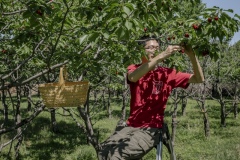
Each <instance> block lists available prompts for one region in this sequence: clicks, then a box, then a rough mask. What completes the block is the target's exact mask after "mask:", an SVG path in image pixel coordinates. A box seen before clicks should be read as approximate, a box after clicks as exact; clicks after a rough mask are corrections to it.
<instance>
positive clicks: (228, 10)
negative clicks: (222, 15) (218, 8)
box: [224, 9, 234, 13]
mask: <svg viewBox="0 0 240 160" xmlns="http://www.w3.org/2000/svg"><path fill="white" fill-rule="evenodd" d="M224 11H227V12H230V13H233V12H234V11H233V9H227V10H224Z"/></svg>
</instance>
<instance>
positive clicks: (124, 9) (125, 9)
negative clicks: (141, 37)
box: [123, 6, 131, 15]
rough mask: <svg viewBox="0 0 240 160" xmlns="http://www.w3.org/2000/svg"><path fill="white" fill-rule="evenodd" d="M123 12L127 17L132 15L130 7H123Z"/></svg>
mask: <svg viewBox="0 0 240 160" xmlns="http://www.w3.org/2000/svg"><path fill="white" fill-rule="evenodd" d="M123 11H124V12H125V13H126V14H127V15H130V13H131V10H130V9H129V8H128V7H126V6H123Z"/></svg>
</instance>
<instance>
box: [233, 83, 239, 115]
mask: <svg viewBox="0 0 240 160" xmlns="http://www.w3.org/2000/svg"><path fill="white" fill-rule="evenodd" d="M235 86H238V84H237V81H235ZM237 94H238V87H235V88H234V96H233V114H234V118H235V119H237V116H238V107H237V104H238V95H237Z"/></svg>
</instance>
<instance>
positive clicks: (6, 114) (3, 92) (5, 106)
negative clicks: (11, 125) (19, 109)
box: [1, 90, 8, 128]
mask: <svg viewBox="0 0 240 160" xmlns="http://www.w3.org/2000/svg"><path fill="white" fill-rule="evenodd" d="M2 105H3V116H4V117H3V118H4V121H3V124H2V125H1V128H2V127H3V126H4V125H5V124H6V123H7V122H8V105H7V104H6V95H5V91H4V90H3V91H2Z"/></svg>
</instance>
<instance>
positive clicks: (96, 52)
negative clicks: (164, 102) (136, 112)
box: [0, 0, 240, 159]
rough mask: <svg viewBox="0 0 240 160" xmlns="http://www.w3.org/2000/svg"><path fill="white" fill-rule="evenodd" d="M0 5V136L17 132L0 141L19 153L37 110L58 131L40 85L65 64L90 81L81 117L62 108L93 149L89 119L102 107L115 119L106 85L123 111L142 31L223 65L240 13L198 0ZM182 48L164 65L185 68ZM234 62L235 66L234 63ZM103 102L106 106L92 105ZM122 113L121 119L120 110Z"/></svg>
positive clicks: (51, 0)
mask: <svg viewBox="0 0 240 160" xmlns="http://www.w3.org/2000/svg"><path fill="white" fill-rule="evenodd" d="M0 4H1V5H0V17H1V18H0V31H1V34H0V42H1V43H0V61H1V64H0V80H1V85H0V90H1V101H2V103H1V104H2V105H1V106H0V115H1V118H2V119H3V120H1V121H0V122H1V128H0V135H1V136H2V135H14V136H13V137H14V138H9V141H4V142H2V141H1V144H0V152H1V151H2V150H3V149H4V147H6V146H10V145H11V143H12V142H14V141H15V142H16V141H17V142H16V143H14V147H13V148H11V147H10V149H9V151H10V150H14V151H13V152H14V156H15V157H14V158H16V159H18V158H19V156H20V147H21V145H22V143H23V134H24V131H25V129H26V130H27V126H28V125H29V124H31V123H34V119H36V118H37V117H38V116H39V115H40V113H42V112H43V111H48V112H49V113H50V114H51V116H50V117H51V118H50V119H51V124H52V125H51V126H52V131H53V132H56V131H57V128H54V124H56V118H55V115H56V114H55V110H54V109H46V107H45V106H44V104H43V103H41V98H40V96H39V92H38V89H37V86H38V85H39V84H42V83H51V82H56V81H58V76H59V68H60V67H62V66H63V65H66V66H67V68H68V75H69V76H68V78H69V80H71V81H82V80H88V81H89V82H90V90H89V95H91V96H92V97H93V98H92V97H90V98H92V99H94V102H96V103H94V104H89V103H90V102H89V101H88V103H87V104H86V105H83V106H81V107H78V109H76V111H75V112H77V113H78V117H79V119H81V121H79V123H78V122H76V119H74V115H75V112H72V111H71V110H65V111H66V112H67V113H68V115H69V117H73V121H74V122H76V123H77V125H78V127H79V128H81V130H82V131H83V132H84V134H85V135H86V137H87V138H86V139H87V141H88V143H89V144H91V145H92V146H93V147H94V149H95V151H96V152H98V151H99V139H98V138H99V137H98V131H96V128H94V126H93V125H92V123H93V122H92V119H93V117H94V115H95V114H97V113H98V111H99V112H100V111H101V110H103V109H105V110H107V113H108V114H109V118H110V117H112V115H111V113H112V110H111V107H110V102H111V99H110V98H111V96H112V95H111V91H116V94H117V95H118V96H119V95H121V96H122V101H123V102H122V103H121V104H122V105H123V109H122V111H125V108H124V107H126V106H127V105H128V99H127V96H128V91H129V90H128V87H127V84H126V82H125V79H126V68H127V66H128V65H129V64H132V63H139V62H140V58H141V56H142V55H143V54H144V53H143V50H142V48H141V47H140V46H139V45H138V40H139V39H140V37H142V36H144V35H156V36H157V37H158V39H159V41H160V45H161V50H165V49H166V47H167V45H171V44H180V45H182V44H184V45H187V46H191V47H192V48H193V49H194V51H195V53H196V55H197V56H198V57H199V59H200V60H201V61H202V63H204V62H209V64H215V62H219V64H221V63H220V61H221V62H223V61H224V60H225V56H226V52H225V51H226V50H224V49H223V48H228V47H223V46H225V45H226V44H228V43H229V42H230V40H231V38H232V37H233V35H234V33H236V32H238V30H239V25H240V23H239V20H240V16H239V15H237V14H234V11H233V10H231V9H228V10H224V9H222V8H219V7H213V8H207V7H206V5H205V4H203V3H202V2H201V0H128V1H126V0H29V1H19V0H11V1H7V0H1V1H0ZM232 15H233V16H232ZM236 46H238V45H236ZM238 51H239V50H238ZM184 52H185V51H184V50H181V51H179V53H176V54H174V55H173V56H172V57H170V58H169V59H167V60H165V61H164V65H167V66H169V67H175V68H177V69H178V70H188V69H189V68H188V67H189V66H188V65H189V63H188V62H187V60H186V55H185V54H184ZM234 52H235V50H234ZM236 53H237V51H236ZM236 53H235V55H236V56H238V54H236ZM238 57H239V56H238ZM228 58H229V57H228ZM236 59H238V58H236ZM228 60H229V59H228ZM224 62H225V61H224ZM204 64H205V63H204ZM223 64H224V63H223ZM232 65H234V66H235V68H237V67H236V66H239V61H237V60H236V62H234V63H232ZM213 66H214V67H215V70H214V71H212V70H208V71H206V72H205V73H206V74H208V75H210V73H211V74H213V76H214V78H216V77H218V78H219V77H220V76H221V75H222V76H223V77H224V72H227V73H230V74H231V77H233V78H232V79H234V80H236V79H238V78H239V70H234V71H233V70H230V69H228V68H227V67H228V66H224V67H222V68H221V67H219V66H217V65H213ZM214 67H213V68H214ZM219 68H221V69H224V71H221V70H220V69H219ZM233 68H234V67H233ZM216 71H218V72H216ZM213 76H212V77H213ZM209 77H211V76H209ZM212 77H211V78H212ZM236 81H237V80H236ZM225 82H227V80H226V81H225ZM211 83H213V82H212V81H211V82H209V84H211ZM234 83H235V81H234ZM236 83H237V82H236ZM214 85H215V81H214ZM218 87H219V85H218ZM119 92H120V93H119ZM106 93H108V97H109V99H108V101H107V100H106V96H104V95H105V94H106ZM236 93H239V91H236ZM97 95H101V99H100V100H96V99H97ZM34 96H36V97H37V98H36V97H35V100H33V99H34V98H33V97H34ZM88 98H89V97H88ZM36 99H37V100H36ZM92 99H91V100H92ZM235 99H237V98H235ZM23 101H24V102H25V103H26V101H27V111H26V110H25V109H24V110H23V109H22V105H23ZM92 101H93V100H92ZM105 101H106V102H105ZM101 102H102V103H103V107H102V106H101V107H99V108H98V109H99V110H98V111H96V110H94V109H96V108H97V107H95V105H96V104H99V103H101ZM237 104H238V103H237ZM96 106H97V105H96ZM94 107H95V108H94ZM92 110H94V111H95V112H94V114H92V113H91V111H92ZM26 112H27V113H26ZM122 116H123V117H122V118H123V119H124V116H125V113H123V114H122ZM99 117H101V116H99ZM99 117H98V118H99ZM99 119H100V118H99ZM100 135H101V134H100ZM10 137H11V136H10ZM9 153H10V152H9ZM11 156H12V157H13V155H11Z"/></svg>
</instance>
